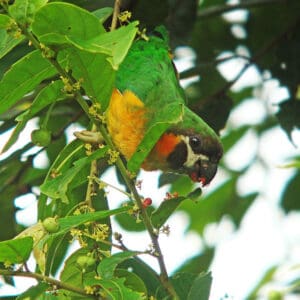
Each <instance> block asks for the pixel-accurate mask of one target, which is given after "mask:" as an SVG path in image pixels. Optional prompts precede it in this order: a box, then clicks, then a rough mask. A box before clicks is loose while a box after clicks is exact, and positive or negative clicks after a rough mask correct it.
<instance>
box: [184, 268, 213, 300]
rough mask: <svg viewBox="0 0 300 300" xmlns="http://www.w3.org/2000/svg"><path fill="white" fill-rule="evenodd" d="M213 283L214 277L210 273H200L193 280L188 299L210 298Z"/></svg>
mask: <svg viewBox="0 0 300 300" xmlns="http://www.w3.org/2000/svg"><path fill="white" fill-rule="evenodd" d="M211 283H212V277H211V274H210V273H202V274H199V275H198V276H197V277H196V278H195V280H194V281H193V284H192V286H191V289H190V291H189V294H188V298H187V299H188V300H208V299H209V294H210V287H211Z"/></svg>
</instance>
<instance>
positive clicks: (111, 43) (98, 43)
mask: <svg viewBox="0 0 300 300" xmlns="http://www.w3.org/2000/svg"><path fill="white" fill-rule="evenodd" d="M137 25H138V22H133V23H130V24H129V25H128V26H122V27H120V28H119V29H117V30H114V31H110V32H107V33H104V34H101V35H99V36H96V37H94V38H92V39H89V40H82V39H78V38H72V37H70V38H68V40H69V41H70V42H71V43H72V44H73V45H74V46H75V47H77V48H79V49H80V50H84V51H88V52H91V53H103V54H107V55H109V56H111V58H110V57H109V58H108V60H109V61H110V62H111V64H112V67H113V68H114V69H118V66H119V65H120V63H121V62H122V61H123V60H124V58H125V56H126V54H127V52H128V50H129V48H130V46H131V44H132V42H133V39H134V37H135V35H136V33H137V30H138V29H137Z"/></svg>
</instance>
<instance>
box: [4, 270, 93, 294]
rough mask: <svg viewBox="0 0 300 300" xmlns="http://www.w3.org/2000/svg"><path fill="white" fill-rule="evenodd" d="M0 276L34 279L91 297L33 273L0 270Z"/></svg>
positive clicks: (64, 283)
mask: <svg viewBox="0 0 300 300" xmlns="http://www.w3.org/2000/svg"><path fill="white" fill-rule="evenodd" d="M0 275H3V276H19V277H29V278H34V279H36V280H38V281H45V282H47V283H49V284H50V285H53V286H55V287H56V288H59V289H63V290H68V291H71V292H74V293H77V294H80V295H83V296H91V295H89V294H87V293H86V292H85V290H84V289H81V288H78V287H76V286H73V285H71V284H69V283H66V282H62V281H59V280H56V279H53V278H51V277H48V276H45V275H42V274H38V273H33V272H24V271H10V270H3V269H0Z"/></svg>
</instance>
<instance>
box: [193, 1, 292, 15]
mask: <svg viewBox="0 0 300 300" xmlns="http://www.w3.org/2000/svg"><path fill="white" fill-rule="evenodd" d="M289 1H293V0H248V1H243V2H241V3H237V4H233V5H230V4H224V5H212V6H209V7H208V8H205V9H200V10H199V11H198V14H197V16H198V17H199V18H208V17H213V16H216V15H220V14H223V13H226V12H229V11H233V10H237V9H245V8H251V7H258V6H262V5H268V4H274V3H282V4H286V3H287V2H289Z"/></svg>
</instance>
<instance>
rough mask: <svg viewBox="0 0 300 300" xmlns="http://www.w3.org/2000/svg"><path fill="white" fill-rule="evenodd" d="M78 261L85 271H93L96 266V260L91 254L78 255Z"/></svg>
mask: <svg viewBox="0 0 300 300" xmlns="http://www.w3.org/2000/svg"><path fill="white" fill-rule="evenodd" d="M76 263H77V265H78V266H79V267H80V268H81V269H82V271H83V272H85V271H92V270H93V268H94V267H95V264H96V260H95V259H94V258H93V257H91V256H88V255H81V256H78V258H77V260H76Z"/></svg>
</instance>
